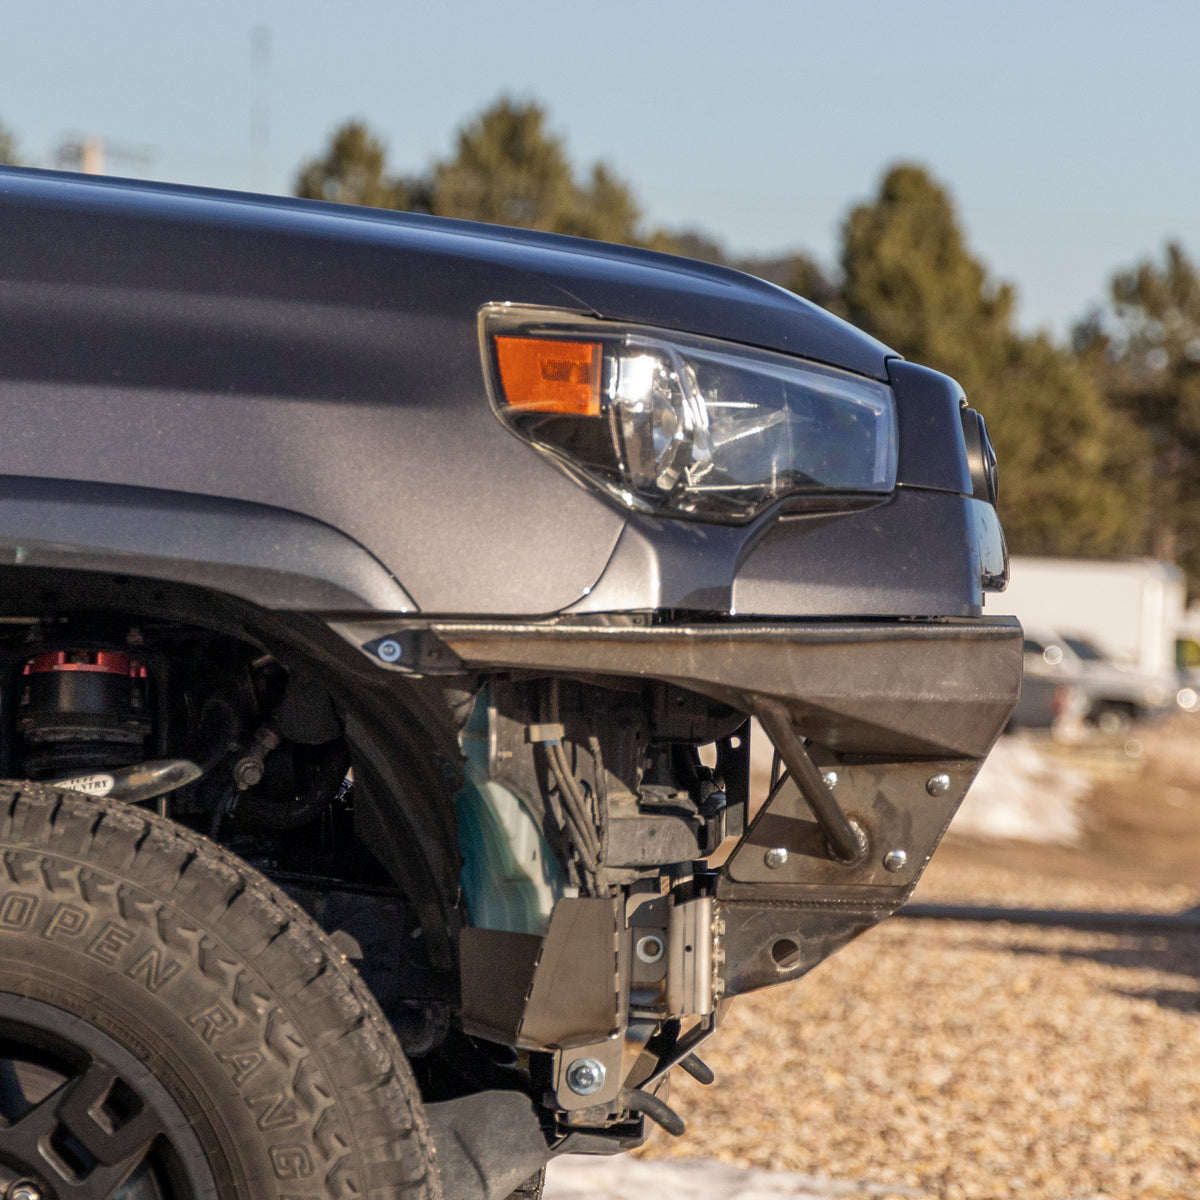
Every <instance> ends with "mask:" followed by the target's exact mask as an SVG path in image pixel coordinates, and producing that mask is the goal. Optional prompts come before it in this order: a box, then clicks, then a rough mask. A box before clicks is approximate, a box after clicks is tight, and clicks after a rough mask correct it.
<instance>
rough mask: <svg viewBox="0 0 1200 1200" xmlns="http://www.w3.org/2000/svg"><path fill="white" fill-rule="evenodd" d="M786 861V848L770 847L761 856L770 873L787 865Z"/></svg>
mask: <svg viewBox="0 0 1200 1200" xmlns="http://www.w3.org/2000/svg"><path fill="white" fill-rule="evenodd" d="M787 860H788V852H787V847H786V846H772V847H771V849H770V850H768V851H767V852H766V854H764V855H763V862H765V863H766V864H767V869H768V870H771V871H778V870H779V868H780V867H782V866H785V865H786V864H787Z"/></svg>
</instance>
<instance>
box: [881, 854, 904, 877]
mask: <svg viewBox="0 0 1200 1200" xmlns="http://www.w3.org/2000/svg"><path fill="white" fill-rule="evenodd" d="M906 866H908V855H907V854H906V853H905V851H903V850H889V851H888V852H887V853H886V854H885V855H884V856H883V869H884V870H885V871H891V872H892V874H893V875H894V874H895V873H896V872H897V871H903V870H904V868H905V867H906Z"/></svg>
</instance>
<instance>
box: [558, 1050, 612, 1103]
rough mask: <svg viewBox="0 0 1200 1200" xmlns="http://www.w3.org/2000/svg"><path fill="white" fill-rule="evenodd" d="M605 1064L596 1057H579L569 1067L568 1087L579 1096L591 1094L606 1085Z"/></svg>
mask: <svg viewBox="0 0 1200 1200" xmlns="http://www.w3.org/2000/svg"><path fill="white" fill-rule="evenodd" d="M605 1074H606V1072H605V1070H604V1064H603V1063H601V1062H597V1061H596V1059H594V1058H577V1059H576V1060H575V1061H574V1062H573V1063H572V1064H571V1065H570V1066H569V1067H568V1068H567V1087H569V1088H570V1089H571V1091H573V1092H574V1093H575V1095H577V1096H591V1095H594V1094H595V1093H596V1092H598V1091H599V1090H600V1089H601V1088H602V1087H603V1086H604V1076H605Z"/></svg>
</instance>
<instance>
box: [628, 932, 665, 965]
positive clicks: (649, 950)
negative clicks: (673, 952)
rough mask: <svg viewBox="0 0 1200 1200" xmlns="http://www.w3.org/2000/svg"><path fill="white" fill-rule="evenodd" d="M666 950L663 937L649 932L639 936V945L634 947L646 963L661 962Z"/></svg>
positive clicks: (635, 951)
mask: <svg viewBox="0 0 1200 1200" xmlns="http://www.w3.org/2000/svg"><path fill="white" fill-rule="evenodd" d="M666 950H667V948H666V946H664V945H663V940H662V938H660V937H659V936H658V935H657V934H654V933H648V934H646V936H645V937H640V938H638V940H637V945H636V946H635V947H634V953H635V954H636V955H637V956H638V958H639V959H641V961H642V962H644V963H656V962H660V961H661V960H662V956H663V955H664V954H665V953H666Z"/></svg>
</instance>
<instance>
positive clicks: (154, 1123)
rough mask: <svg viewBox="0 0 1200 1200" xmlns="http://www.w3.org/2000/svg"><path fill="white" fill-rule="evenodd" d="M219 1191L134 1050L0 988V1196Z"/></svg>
mask: <svg viewBox="0 0 1200 1200" xmlns="http://www.w3.org/2000/svg"><path fill="white" fill-rule="evenodd" d="M216 1195H217V1190H216V1185H215V1183H214V1181H213V1177H212V1172H211V1171H210V1169H209V1166H208V1161H207V1158H206V1156H205V1154H204V1150H203V1148H202V1147H201V1145H200V1141H199V1139H198V1138H197V1136H196V1134H195V1132H194V1131H193V1129H192V1128H191V1124H190V1122H189V1120H188V1118H187V1117H186V1116H185V1115H184V1113H183V1110H182V1109H181V1108H180V1107H179V1105H178V1104H177V1103H176V1101H175V1100H174V1098H173V1097H172V1096H171V1094H170V1093H169V1092H168V1091H167V1089H166V1088H165V1087H164V1086H163V1085H162V1083H161V1082H159V1080H157V1079H156V1078H155V1077H154V1076H153V1075H152V1074H151V1073H150V1071H149V1070H148V1069H147V1068H146V1066H145V1065H144V1064H143V1063H142V1062H141V1061H140V1060H139V1059H138V1058H137V1057H136V1056H135V1055H134V1054H133V1053H132V1052H131V1051H129V1050H128V1049H126V1048H125V1047H124V1046H122V1045H121V1044H120V1043H119V1042H117V1041H116V1040H115V1039H114V1038H112V1037H111V1036H110V1035H109V1034H107V1033H105V1032H104V1031H103V1030H101V1029H99V1028H97V1027H96V1026H94V1025H92V1024H91V1023H90V1022H88V1021H85V1020H82V1019H80V1018H79V1017H76V1016H74V1015H73V1014H71V1013H68V1012H66V1011H65V1010H64V1009H61V1008H57V1007H56V1006H54V1005H51V1004H45V1003H42V1002H41V1001H38V1000H31V999H28V998H27V997H23V996H14V995H12V994H10V993H7V992H0V1198H7V1197H11V1196H23V1197H28V1198H29V1200H33V1198H35V1197H36V1198H37V1200H215V1197H216Z"/></svg>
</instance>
